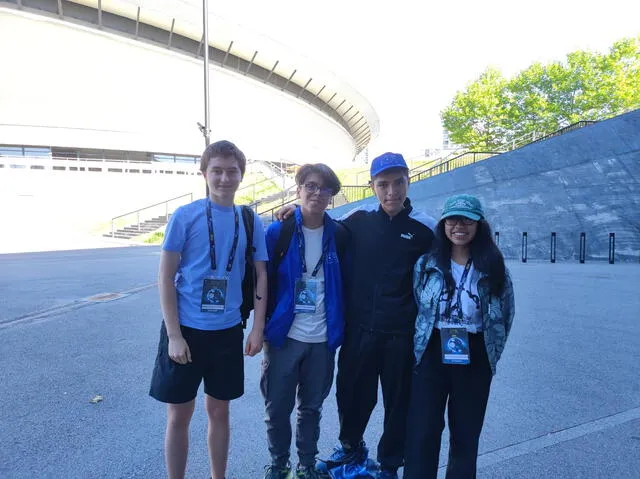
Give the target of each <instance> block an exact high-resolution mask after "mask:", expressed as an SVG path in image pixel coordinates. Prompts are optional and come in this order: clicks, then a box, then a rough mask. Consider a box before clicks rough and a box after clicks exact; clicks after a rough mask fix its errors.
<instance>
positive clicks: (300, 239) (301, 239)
mask: <svg viewBox="0 0 640 479" xmlns="http://www.w3.org/2000/svg"><path fill="white" fill-rule="evenodd" d="M297 229H298V251H300V261H301V263H302V272H303V273H306V272H307V259H306V257H305V245H304V233H303V232H302V228H301V227H300V225H297ZM326 253H327V246H326V245H322V254H321V255H320V259H319V260H318V264H316V267H315V268H313V272H312V273H311V277H312V278H315V277H316V275H317V274H318V271H320V266H322V263H323V261H324V257H325V255H326Z"/></svg>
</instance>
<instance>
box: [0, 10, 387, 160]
mask: <svg viewBox="0 0 640 479" xmlns="http://www.w3.org/2000/svg"><path fill="white" fill-rule="evenodd" d="M201 5H202V4H201V2H199V1H197V0H189V1H182V2H174V1H169V0H153V1H148V0H136V1H129V0H101V1H66V0H65V1H63V0H12V1H0V64H2V65H3V72H4V73H3V75H1V76H0V154H1V153H2V151H3V150H2V148H3V147H4V152H5V154H8V153H11V151H16V150H15V148H22V150H21V151H19V153H20V154H22V155H25V156H29V155H34V156H47V155H48V156H53V157H60V156H62V157H74V155H75V156H76V157H83V156H94V155H98V156H99V155H101V154H102V155H105V156H107V157H112V156H113V155H116V156H117V153H118V152H121V153H122V154H123V155H124V158H126V159H133V160H153V159H155V158H156V155H178V156H184V157H187V158H188V157H194V156H197V155H199V154H200V153H201V150H202V148H203V138H202V136H201V133H200V131H199V129H198V126H197V122H201V123H202V122H204V113H203V111H204V106H203V105H204V101H203V80H202V77H203V61H202V58H203V51H204V48H203V44H202V43H203V42H202V38H203V33H202V14H201V10H200V9H201ZM209 30H210V45H209V57H210V87H211V130H212V133H211V136H212V140H215V139H219V138H227V139H230V140H232V141H235V142H236V143H237V144H238V145H239V146H240V147H241V148H243V149H244V150H245V152H246V153H247V156H248V157H249V158H251V159H254V160H264V161H287V162H295V163H303V162H308V161H323V162H327V163H330V164H332V165H335V166H338V165H348V164H349V163H350V162H351V160H353V159H354V158H355V157H356V155H357V154H358V153H360V152H361V151H363V150H364V149H365V148H366V147H367V145H368V143H369V141H370V140H371V139H372V138H373V137H375V136H376V135H377V132H378V128H379V121H378V117H377V115H376V113H375V111H374V109H373V108H372V106H371V105H370V104H369V103H368V101H367V100H366V99H365V98H363V97H362V96H361V95H360V94H359V93H358V92H356V91H355V90H354V89H352V88H351V87H349V85H347V84H345V83H344V82H342V81H341V80H339V79H338V78H336V77H335V76H334V75H333V74H332V73H330V72H328V71H325V70H323V69H321V68H318V67H317V66H316V65H314V64H313V63H311V62H310V61H309V60H307V59H305V58H303V57H302V56H300V55H297V54H294V53H293V52H291V51H288V50H287V49H285V48H284V47H283V46H281V45H278V44H276V43H275V42H273V41H270V40H268V39H267V38H264V37H260V36H258V35H254V34H252V33H249V32H246V31H242V30H240V29H239V28H237V27H233V26H232V25H229V24H228V23H226V22H224V21H222V20H221V19H219V18H217V17H215V16H213V15H211V16H210V28H209ZM10 147H13V148H14V150H11V148H10ZM7 152H8V153H7Z"/></svg>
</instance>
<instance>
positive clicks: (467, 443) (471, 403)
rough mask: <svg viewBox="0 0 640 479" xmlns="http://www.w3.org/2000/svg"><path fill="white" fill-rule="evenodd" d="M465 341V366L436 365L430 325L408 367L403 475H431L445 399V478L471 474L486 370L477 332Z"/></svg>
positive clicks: (427, 478)
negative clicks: (422, 349) (413, 365)
mask: <svg viewBox="0 0 640 479" xmlns="http://www.w3.org/2000/svg"><path fill="white" fill-rule="evenodd" d="M469 342H470V348H471V364H469V365H452V364H442V357H441V345H440V331H439V330H437V329H435V328H434V330H433V333H432V334H431V338H430V339H429V344H428V345H427V349H426V351H425V352H424V355H423V357H422V360H421V362H420V364H419V365H418V366H417V367H416V368H415V369H414V373H413V381H412V386H411V400H410V405H409V415H408V421H407V444H406V455H405V467H404V479H431V478H433V479H435V478H436V477H437V475H438V458H439V456H440V441H441V437H442V431H443V430H444V411H445V407H446V406H447V401H448V408H449V409H448V423H449V433H450V439H449V464H448V466H447V476H446V477H447V479H472V478H475V477H476V459H477V456H478V442H479V440H480V432H481V431H482V424H483V422H484V414H485V411H486V409H487V400H488V398H489V390H490V388H491V379H492V373H491V366H490V365H489V358H488V357H487V351H486V349H485V345H484V338H483V335H482V333H479V334H470V335H469Z"/></svg>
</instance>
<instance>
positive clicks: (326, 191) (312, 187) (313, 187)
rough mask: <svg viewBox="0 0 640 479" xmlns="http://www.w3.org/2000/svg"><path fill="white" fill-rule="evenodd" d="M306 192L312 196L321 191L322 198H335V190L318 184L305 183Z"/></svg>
mask: <svg viewBox="0 0 640 479" xmlns="http://www.w3.org/2000/svg"><path fill="white" fill-rule="evenodd" d="M304 190H305V191H306V192H307V193H309V194H310V195H312V194H314V193H316V192H318V191H320V196H333V188H327V187H323V186H320V185H319V184H318V183H313V182H309V183H305V184H304Z"/></svg>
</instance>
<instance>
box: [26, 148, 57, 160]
mask: <svg viewBox="0 0 640 479" xmlns="http://www.w3.org/2000/svg"><path fill="white" fill-rule="evenodd" d="M24 156H35V157H37V158H51V148H38V147H33V146H25V147H24Z"/></svg>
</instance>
